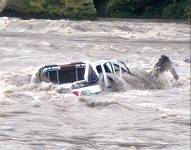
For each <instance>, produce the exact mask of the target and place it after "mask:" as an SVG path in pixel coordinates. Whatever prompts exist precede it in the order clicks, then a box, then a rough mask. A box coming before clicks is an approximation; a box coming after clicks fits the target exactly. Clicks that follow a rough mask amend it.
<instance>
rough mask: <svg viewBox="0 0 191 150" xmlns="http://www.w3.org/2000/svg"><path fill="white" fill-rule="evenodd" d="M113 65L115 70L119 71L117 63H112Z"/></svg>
mask: <svg viewBox="0 0 191 150" xmlns="http://www.w3.org/2000/svg"><path fill="white" fill-rule="evenodd" d="M113 67H114V70H115V72H119V71H120V67H119V65H118V64H116V63H113Z"/></svg>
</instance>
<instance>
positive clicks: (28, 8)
mask: <svg viewBox="0 0 191 150" xmlns="http://www.w3.org/2000/svg"><path fill="white" fill-rule="evenodd" d="M1 3H2V4H1ZM1 7H2V8H1ZM0 8H1V9H0V10H3V9H4V10H12V11H15V12H19V13H23V14H31V15H36V16H52V17H67V18H76V19H95V17H96V9H95V7H94V3H93V0H57V1H48V0H38V1H36V0H0Z"/></svg>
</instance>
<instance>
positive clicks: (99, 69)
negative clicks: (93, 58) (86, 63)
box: [96, 65, 103, 74]
mask: <svg viewBox="0 0 191 150" xmlns="http://www.w3.org/2000/svg"><path fill="white" fill-rule="evenodd" d="M96 70H97V72H98V73H99V74H100V73H103V71H102V68H101V65H98V66H96Z"/></svg>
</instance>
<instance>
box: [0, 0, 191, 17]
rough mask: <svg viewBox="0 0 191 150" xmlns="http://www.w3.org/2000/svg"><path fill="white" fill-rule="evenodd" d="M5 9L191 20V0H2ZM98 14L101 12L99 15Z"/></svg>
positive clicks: (37, 13)
mask: <svg viewBox="0 0 191 150" xmlns="http://www.w3.org/2000/svg"><path fill="white" fill-rule="evenodd" d="M1 1H7V3H6V7H5V10H11V11H15V12H19V13H23V14H25V15H31V14H32V15H35V16H41V17H43V16H44V17H47V16H50V17H67V18H74V19H95V18H96V16H101V17H120V18H121V17H122V18H159V19H186V18H191V2H190V0H0V2H1ZM96 12H97V13H96Z"/></svg>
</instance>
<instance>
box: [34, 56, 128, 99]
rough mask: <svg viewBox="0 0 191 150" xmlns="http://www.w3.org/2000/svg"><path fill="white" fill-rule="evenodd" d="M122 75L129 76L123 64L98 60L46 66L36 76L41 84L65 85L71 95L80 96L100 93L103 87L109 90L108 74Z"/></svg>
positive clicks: (115, 61)
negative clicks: (70, 90)
mask: <svg viewBox="0 0 191 150" xmlns="http://www.w3.org/2000/svg"><path fill="white" fill-rule="evenodd" d="M122 73H128V74H131V72H130V70H129V69H128V67H127V66H126V64H125V63H124V62H122V61H117V60H100V61H95V62H75V63H67V64H62V65H48V66H44V67H42V68H40V69H39V71H38V74H37V75H38V77H39V79H40V81H42V82H47V83H48V82H52V83H54V84H58V85H60V84H67V85H69V86H71V89H72V92H73V94H75V95H76V96H80V95H89V94H97V93H100V92H101V91H102V90H103V86H104V87H105V88H111V86H112V85H111V82H110V79H109V78H108V74H112V75H114V76H117V77H119V78H120V77H121V76H122ZM100 82H102V85H101V84H100Z"/></svg>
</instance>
